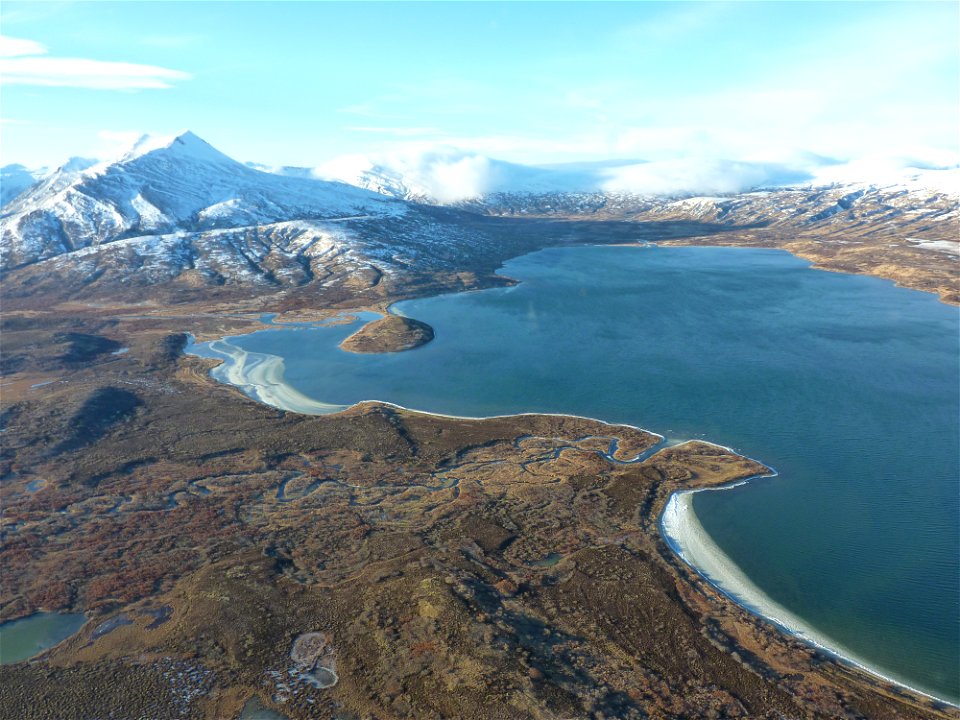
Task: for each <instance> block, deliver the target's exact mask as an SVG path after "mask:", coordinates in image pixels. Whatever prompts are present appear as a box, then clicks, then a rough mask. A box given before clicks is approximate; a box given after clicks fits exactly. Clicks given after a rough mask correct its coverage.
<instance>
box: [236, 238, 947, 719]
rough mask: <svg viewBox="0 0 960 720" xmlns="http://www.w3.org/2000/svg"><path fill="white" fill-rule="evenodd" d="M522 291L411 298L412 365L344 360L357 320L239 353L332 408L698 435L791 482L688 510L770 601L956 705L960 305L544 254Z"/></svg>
mask: <svg viewBox="0 0 960 720" xmlns="http://www.w3.org/2000/svg"><path fill="white" fill-rule="evenodd" d="M503 273H504V274H505V275H508V276H510V277H513V278H517V279H519V280H521V281H522V282H521V283H520V284H519V285H517V286H515V287H511V288H500V289H493V290H485V291H482V292H472V293H463V294H456V295H447V296H440V297H433V298H427V299H422V300H415V301H409V302H404V303H401V304H399V305H398V307H397V309H398V310H399V311H400V312H402V313H403V314H406V315H409V316H411V317H415V318H417V319H420V320H423V321H425V322H427V323H429V324H430V325H432V326H433V328H434V330H435V332H436V339H435V340H434V341H433V342H432V343H430V344H428V345H426V346H424V347H422V348H419V349H417V350H414V351H411V352H406V353H398V354H390V355H355V354H350V353H346V352H343V351H341V350H339V349H338V348H337V344H338V342H339V341H340V340H341V339H342V338H344V337H346V336H347V335H348V334H350V333H351V332H353V331H354V330H356V328H357V324H354V325H349V326H334V327H324V328H316V329H303V328H297V329H285V330H276V329H274V330H267V331H263V332H258V333H253V334H251V335H247V336H243V337H242V338H236V339H233V340H231V342H232V343H233V344H235V345H238V346H240V347H242V348H243V349H244V350H247V351H252V352H257V353H265V354H271V355H277V356H281V357H283V358H284V365H285V374H284V377H285V379H286V382H287V383H289V384H290V385H291V386H293V387H294V388H296V389H297V390H298V391H300V392H301V393H303V394H305V395H308V396H310V397H312V398H316V399H319V400H322V401H325V402H331V403H337V404H352V403H354V402H357V401H359V400H364V399H377V400H384V401H389V402H393V403H396V404H399V405H403V406H406V407H411V408H416V409H421V410H427V411H432V412H439V413H448V414H454V415H468V416H484V415H499V414H505V413H514V412H535V411H543V412H562V413H571V414H576V415H584V416H589V417H595V418H600V419H603V420H606V421H610V422H625V423H630V424H633V425H639V426H641V427H645V428H648V429H650V430H653V431H655V432H658V433H661V434H663V435H666V436H667V437H668V438H670V439H688V438H705V439H709V440H711V441H714V442H717V443H721V444H724V445H729V446H731V447H733V448H735V449H736V450H738V451H739V452H742V453H744V454H746V455H748V456H750V457H753V458H756V459H758V460H761V461H762V462H765V463H767V464H768V465H771V466H772V467H774V468H776V469H777V471H778V472H779V476H778V477H776V478H772V479H763V480H757V481H754V482H751V483H749V484H747V485H745V486H742V487H739V488H735V489H731V490H726V491H723V492H713V493H700V494H698V495H697V496H696V497H695V499H694V510H695V512H696V514H697V516H698V517H699V519H700V522H701V523H702V525H703V526H704V528H705V529H706V530H707V532H708V533H709V534H710V536H711V537H712V538H713V540H714V541H715V542H716V543H717V545H719V547H720V548H721V549H722V550H723V552H724V553H726V554H727V555H728V556H729V558H730V559H732V560H733V562H735V563H736V564H737V565H738V566H739V567H740V568H741V569H742V570H743V571H744V572H745V573H746V574H747V575H748V576H749V578H750V579H751V580H752V581H753V582H754V583H755V584H756V585H757V586H759V588H761V589H762V591H764V592H765V593H766V594H767V595H769V596H770V597H771V598H772V599H773V600H775V601H776V602H779V603H780V604H781V605H783V606H785V607H787V608H789V609H790V610H791V611H793V612H794V613H795V614H797V615H799V616H800V617H801V618H803V619H804V620H806V621H807V622H809V623H810V624H811V625H812V626H813V627H815V628H816V629H817V630H818V631H820V632H821V633H823V634H825V635H826V636H828V637H830V638H833V639H835V640H836V641H837V643H838V646H842V647H844V648H848V649H849V650H851V651H852V652H854V653H855V654H856V656H857V657H859V658H861V659H864V660H866V661H867V662H868V663H869V664H870V665H871V666H872V667H874V668H876V669H878V670H879V671H881V672H884V673H885V674H889V675H892V676H894V677H896V678H898V679H900V680H902V681H903V682H906V683H908V684H910V685H912V686H914V687H918V688H920V689H924V690H926V691H928V692H931V693H933V694H935V695H937V696H938V697H942V698H946V699H950V700H952V701H957V700H958V699H960V590H958V588H960V567H958V558H960V529H958V523H960V480H958V475H960V469H958V465H960V353H958V338H960V327H958V310H957V308H955V307H950V306H946V305H943V304H941V303H939V302H938V301H937V299H936V297H934V296H933V295H930V294H926V293H921V292H916V291H911V290H906V289H902V288H896V287H894V286H893V285H892V284H891V283H889V282H886V281H883V280H879V279H876V278H869V277H861V276H851V275H842V274H836V273H828V272H821V271H816V270H812V269H810V267H809V265H808V263H807V262H805V261H802V260H799V259H797V258H794V257H792V256H790V255H788V254H786V253H784V252H779V251H772V250H755V249H731V248H615V247H579V248H562V249H549V250H544V251H540V252H537V253H533V254H531V255H527V256H524V257H522V258H518V259H515V260H512V261H510V262H509V263H507V264H506V266H505V268H504V270H503Z"/></svg>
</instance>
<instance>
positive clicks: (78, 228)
mask: <svg viewBox="0 0 960 720" xmlns="http://www.w3.org/2000/svg"><path fill="white" fill-rule="evenodd" d="M403 212H405V205H404V204H403V203H400V202H397V201H394V200H391V199H389V198H386V197H383V196H381V195H377V194H375V193H371V192H368V191H366V190H363V189H360V188H356V187H352V186H349V185H345V184H342V183H334V182H323V181H318V180H314V179H306V178H297V177H284V176H281V175H275V174H270V173H264V172H260V171H258V170H255V169H253V168H250V167H247V166H245V165H243V164H241V163H239V162H236V161H235V160H233V159H231V158H229V157H227V156H226V155H224V154H223V153H221V152H219V151H218V150H216V149H214V148H213V147H211V146H210V145H208V144H207V143H206V142H204V141H203V140H201V139H200V138H198V137H197V136H196V135H194V134H193V133H190V132H186V133H183V134H181V135H178V136H176V137H173V138H152V137H144V138H142V139H141V140H140V141H139V142H138V143H137V144H136V145H135V146H134V147H132V148H131V149H130V150H129V151H128V152H127V153H125V154H124V155H123V156H122V157H121V158H120V159H119V160H116V161H114V162H108V163H102V164H98V165H94V166H93V167H90V168H87V169H85V170H83V171H82V172H79V173H75V172H70V171H67V170H59V171H57V172H55V173H53V174H51V175H50V176H48V177H47V178H46V179H44V180H43V181H42V182H40V183H39V184H37V185H34V186H33V187H32V188H31V189H30V190H28V191H27V192H25V193H22V194H21V195H20V196H19V197H17V198H16V199H15V200H14V201H13V202H12V203H10V204H9V205H7V206H5V207H4V208H3V238H2V243H0V250H2V253H3V267H5V268H12V267H17V266H21V265H24V264H28V263H33V262H36V261H38V260H42V259H44V258H49V257H54V256H56V255H59V254H62V253H64V252H71V251H74V250H77V249H79V248H84V247H88V246H92V245H100V244H103V243H109V242H112V241H115V240H118V239H122V238H128V237H133V236H137V235H145V234H151V235H152V234H162V233H171V232H176V231H200V230H205V229H212V228H235V227H242V226H251V225H258V224H263V223H273V222H278V221H287V220H296V219H330V218H345V217H354V216H366V215H376V216H391V215H398V214H402V213H403Z"/></svg>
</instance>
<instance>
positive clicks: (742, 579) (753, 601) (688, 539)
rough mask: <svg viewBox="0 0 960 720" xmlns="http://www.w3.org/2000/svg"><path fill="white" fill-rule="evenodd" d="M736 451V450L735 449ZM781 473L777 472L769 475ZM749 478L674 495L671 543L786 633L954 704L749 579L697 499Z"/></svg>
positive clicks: (665, 525) (667, 533)
mask: <svg viewBox="0 0 960 720" xmlns="http://www.w3.org/2000/svg"><path fill="white" fill-rule="evenodd" d="M731 452H733V451H732V450H731ZM775 475H776V472H775V471H774V472H773V473H772V474H771V475H769V476H766V477H773V476H775ZM750 479H753V478H750ZM748 481H749V479H748V480H740V481H738V482H736V483H732V484H729V485H723V486H719V487H707V488H696V489H693V490H680V491H678V492H675V493H673V494H672V495H671V496H670V499H669V500H668V501H667V504H666V507H664V509H663V513H662V514H661V516H660V533H661V535H663V537H664V539H665V540H666V541H667V544H668V545H669V546H670V549H671V550H673V551H674V552H675V553H676V554H677V555H679V556H680V558H681V559H682V560H683V561H684V562H685V563H686V564H687V565H689V566H690V567H691V568H692V569H693V570H695V571H696V572H697V573H698V574H700V575H701V576H702V577H704V578H705V579H706V580H707V582H709V583H710V584H711V585H713V586H714V587H715V588H717V589H718V590H719V591H720V592H722V593H723V594H724V595H726V596H727V597H729V598H730V599H732V600H733V601H734V602H736V603H737V604H738V605H740V606H741V607H744V608H746V609H747V610H749V611H750V612H752V613H754V614H755V615H759V616H760V617H762V618H764V619H766V620H768V621H770V622H772V623H773V624H774V625H776V626H777V627H778V628H780V629H781V630H783V631H784V632H786V633H788V634H790V635H793V636H794V637H798V638H800V639H801V640H804V641H805V642H808V643H810V644H811V645H814V646H816V647H817V648H819V649H821V650H824V651H826V652H827V653H829V654H830V655H833V656H834V657H836V658H837V659H839V660H841V661H843V662H847V663H850V664H851V665H855V666H856V667H858V668H860V669H861V670H865V671H866V672H868V673H870V674H871V675H874V676H876V677H879V678H881V679H882V680H885V681H887V682H890V683H894V684H896V685H900V686H901V687H904V688H906V689H908V690H910V691H912V692H915V693H918V694H920V695H925V696H927V697H930V698H933V699H935V700H938V701H940V702H943V703H947V704H951V705H954V703H952V702H950V701H949V700H945V699H944V698H941V697H938V696H936V695H934V694H932V693H931V692H930V691H928V690H924V689H922V688H917V687H915V686H913V685H910V684H908V683H907V681H905V680H903V679H901V678H899V677H897V676H896V675H895V674H894V673H892V672H890V671H889V670H887V669H885V668H878V667H877V666H876V665H871V664H870V663H869V662H868V661H866V660H864V659H862V658H860V657H858V656H857V654H856V653H854V652H853V651H852V650H850V649H849V648H846V647H844V646H843V645H841V644H840V643H837V642H836V641H835V640H833V639H832V638H830V637H828V636H827V635H826V634H825V633H822V632H820V631H819V630H817V628H815V627H813V626H812V625H811V624H810V623H808V622H806V621H805V620H803V618H801V617H800V616H799V615H797V614H796V613H793V612H791V611H790V610H788V609H787V608H785V607H784V606H783V605H781V604H780V603H778V602H777V601H776V600H774V599H773V598H771V597H770V596H769V595H767V594H766V593H765V592H764V591H763V590H761V589H760V588H759V587H758V586H757V585H756V584H755V583H754V582H753V581H752V580H751V579H750V578H749V577H747V575H746V574H745V573H744V572H743V570H741V569H740V567H739V566H738V565H737V564H736V563H735V562H733V560H731V559H730V558H729V557H728V556H727V555H726V554H724V552H723V551H722V550H721V549H720V548H719V546H718V545H717V544H716V543H715V542H714V541H713V538H711V537H710V535H709V534H708V533H707V531H706V529H705V528H704V527H703V525H701V523H700V520H699V518H697V514H696V512H695V511H694V509H693V497H694V495H695V494H696V493H698V492H716V491H722V490H728V489H730V488H732V487H737V486H740V485H743V484H745V483H746V482H748Z"/></svg>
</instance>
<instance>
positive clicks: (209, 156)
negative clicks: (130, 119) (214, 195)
mask: <svg viewBox="0 0 960 720" xmlns="http://www.w3.org/2000/svg"><path fill="white" fill-rule="evenodd" d="M156 152H161V153H163V154H174V155H176V156H178V157H185V158H186V157H189V158H192V159H195V160H202V161H205V162H217V163H222V162H230V163H233V162H235V161H234V160H232V159H231V158H229V157H228V156H226V155H224V154H223V153H222V152H220V151H219V150H217V149H216V148H215V147H213V146H212V145H210V143H208V142H207V141H206V140H203V139H202V138H200V137H198V136H197V135H195V134H194V133H192V132H191V131H189V130H184V131H183V132H180V133H178V134H176V135H143V136H141V137H140V139H139V140H137V141H136V142H135V143H134V144H133V147H131V148H130V149H129V150H128V151H127V152H126V153H124V155H123V156H122V157H121V158H120V161H119V162H121V163H126V162H130V161H131V160H136V159H137V158H141V157H143V156H145V155H149V154H151V153H156Z"/></svg>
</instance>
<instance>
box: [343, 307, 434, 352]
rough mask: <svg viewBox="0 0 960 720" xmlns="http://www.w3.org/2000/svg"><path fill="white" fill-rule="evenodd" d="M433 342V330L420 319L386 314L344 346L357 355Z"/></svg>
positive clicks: (396, 349) (414, 346) (397, 350)
mask: <svg viewBox="0 0 960 720" xmlns="http://www.w3.org/2000/svg"><path fill="white" fill-rule="evenodd" d="M431 340H433V328H432V327H430V326H429V325H427V324H426V323H425V322H421V321H420V320H414V319H413V318H408V317H403V316H401V315H392V314H387V315H384V316H383V317H382V318H380V319H379V320H374V321H373V322H369V323H367V324H366V325H364V326H363V327H362V328H360V329H359V330H357V331H356V332H355V333H354V334H353V335H351V336H350V337H348V338H346V339H345V340H344V341H343V342H341V343H340V349H341V350H346V351H347V352H353V353H388V352H402V351H404V350H413V349H414V348H417V347H420V346H421V345H426V344H427V343H428V342H430V341H431Z"/></svg>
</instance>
